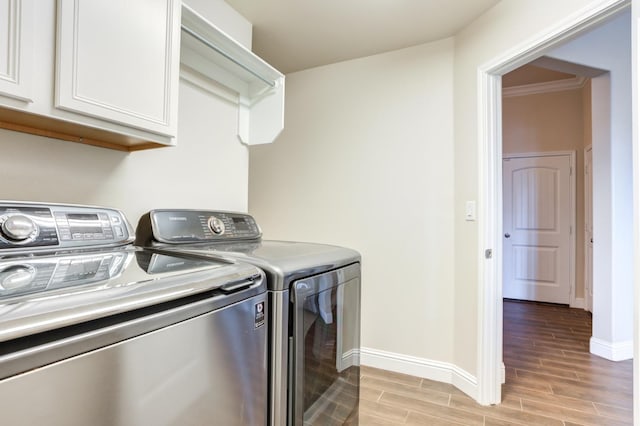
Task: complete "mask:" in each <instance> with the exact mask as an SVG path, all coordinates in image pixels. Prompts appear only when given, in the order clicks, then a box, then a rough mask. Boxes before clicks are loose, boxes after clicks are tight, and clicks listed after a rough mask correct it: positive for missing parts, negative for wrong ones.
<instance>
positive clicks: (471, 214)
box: [464, 201, 476, 221]
mask: <svg viewBox="0 0 640 426" xmlns="http://www.w3.org/2000/svg"><path fill="white" fill-rule="evenodd" d="M464 220H467V221H474V220H476V202H475V201H467V202H466V203H465V206H464Z"/></svg>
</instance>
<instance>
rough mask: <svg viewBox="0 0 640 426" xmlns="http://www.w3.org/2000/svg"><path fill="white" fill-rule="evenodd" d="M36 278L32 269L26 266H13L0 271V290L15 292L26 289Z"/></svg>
mask: <svg viewBox="0 0 640 426" xmlns="http://www.w3.org/2000/svg"><path fill="white" fill-rule="evenodd" d="M35 276H36V271H35V269H34V268H33V267H31V266H27V265H14V266H10V267H8V268H6V269H4V270H2V271H0V289H3V290H16V289H19V288H22V287H26V286H28V285H29V284H31V282H32V281H33V279H34V278H35Z"/></svg>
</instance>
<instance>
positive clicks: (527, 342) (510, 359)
mask: <svg viewBox="0 0 640 426" xmlns="http://www.w3.org/2000/svg"><path fill="white" fill-rule="evenodd" d="M590 336H591V315H590V314H589V313H588V312H586V311H583V310H581V309H571V308H568V307H564V306H557V305H545V304H537V303H529V302H516V301H505V303H504V363H505V366H506V383H505V384H504V385H503V387H502V404H500V405H496V406H491V407H483V406H480V405H478V404H476V403H475V402H474V401H473V400H472V399H471V398H469V397H468V396H466V395H465V394H464V393H462V392H461V391H459V390H458V389H457V388H455V387H454V386H452V385H447V384H444V383H439V382H434V381H431V380H427V379H421V378H419V377H413V376H407V375H404V374H398V373H393V372H388V371H384V370H378V369H375V368H371V367H362V368H361V392H360V413H359V414H360V425H363V426H366V425H390V426H393V425H429V426H430V425H434V426H439V425H484V426H503V425H527V426H529V425H561V426H577V425H594V426H616V425H632V424H633V397H632V388H633V372H632V369H633V363H632V361H622V362H612V361H607V360H605V359H602V358H599V357H597V356H595V355H591V354H590V353H589V338H590Z"/></svg>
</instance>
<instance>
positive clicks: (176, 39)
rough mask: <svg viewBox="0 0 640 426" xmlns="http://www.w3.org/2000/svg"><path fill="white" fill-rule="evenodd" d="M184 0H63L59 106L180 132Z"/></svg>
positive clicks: (161, 131) (165, 132)
mask: <svg viewBox="0 0 640 426" xmlns="http://www.w3.org/2000/svg"><path fill="white" fill-rule="evenodd" d="M180 7H181V3H180V1H179V0H166V1H163V0H135V1H131V0H109V1H91V0H59V1H58V11H57V12H58V16H57V28H56V82H55V93H56V97H55V106H56V107H57V108H62V109H65V110H69V111H74V112H76V113H79V114H83V115H88V116H92V117H97V118H100V119H104V120H108V121H112V122H116V123H120V124H123V125H126V126H132V127H137V128H139V129H143V130H146V131H151V132H155V133H159V134H161V135H166V136H170V137H173V136H175V135H176V133H177V107H178V103H177V99H178V75H179V51H180V50H179V49H180Z"/></svg>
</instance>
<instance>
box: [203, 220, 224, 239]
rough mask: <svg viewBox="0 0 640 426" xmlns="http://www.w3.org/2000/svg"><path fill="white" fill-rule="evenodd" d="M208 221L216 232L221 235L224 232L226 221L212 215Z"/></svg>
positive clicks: (210, 227)
mask: <svg viewBox="0 0 640 426" xmlns="http://www.w3.org/2000/svg"><path fill="white" fill-rule="evenodd" d="M207 223H208V225H209V229H211V231H212V232H213V233H214V234H217V235H220V234H222V233H223V232H224V222H223V221H222V220H220V219H218V218H217V217H215V216H211V217H210V218H209V220H208V221H207Z"/></svg>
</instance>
